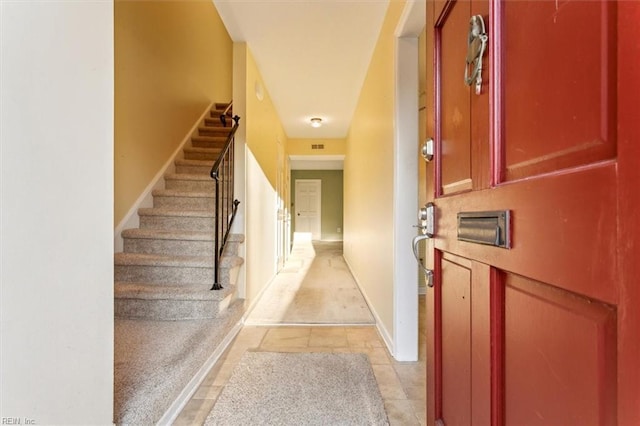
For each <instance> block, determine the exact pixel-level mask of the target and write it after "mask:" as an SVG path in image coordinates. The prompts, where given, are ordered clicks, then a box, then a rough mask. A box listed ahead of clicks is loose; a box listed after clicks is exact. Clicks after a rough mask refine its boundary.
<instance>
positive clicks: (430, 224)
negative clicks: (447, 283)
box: [412, 203, 436, 287]
mask: <svg viewBox="0 0 640 426" xmlns="http://www.w3.org/2000/svg"><path fill="white" fill-rule="evenodd" d="M435 211H436V206H435V204H433V203H427V204H425V205H424V207H422V208H421V209H420V210H419V211H418V221H419V224H418V225H417V226H416V227H417V228H420V231H421V233H422V235H417V236H416V237H414V238H413V243H412V248H413V255H414V256H415V258H416V261H417V262H418V265H420V268H421V269H422V271H423V272H424V275H425V277H426V279H427V286H428V287H433V271H432V270H431V269H427V268H425V267H424V265H423V264H422V261H421V260H420V256H418V244H420V241H423V240H427V239H429V238H433V236H434V235H435V214H436V213H435Z"/></svg>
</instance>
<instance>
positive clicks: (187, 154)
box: [184, 150, 220, 166]
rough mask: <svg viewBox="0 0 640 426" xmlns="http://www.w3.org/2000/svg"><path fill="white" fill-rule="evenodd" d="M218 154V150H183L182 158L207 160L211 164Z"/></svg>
mask: <svg viewBox="0 0 640 426" xmlns="http://www.w3.org/2000/svg"><path fill="white" fill-rule="evenodd" d="M219 156H220V151H217V150H216V151H211V152H199V151H195V152H194V151H187V150H185V151H184V159H185V160H207V161H211V165H212V166H213V163H214V162H215V161H216V160H217V159H218V157H219Z"/></svg>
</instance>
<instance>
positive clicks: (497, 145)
mask: <svg viewBox="0 0 640 426" xmlns="http://www.w3.org/2000/svg"><path fill="white" fill-rule="evenodd" d="M639 10H640V7H638V2H624V1H623V2H620V3H617V2H614V1H608V0H601V1H598V0H587V1H565V0H551V1H546V0H541V1H527V0H519V1H501V2H500V1H491V2H489V1H488V0H477V1H476V0H472V1H462V0H459V1H437V0H436V1H431V2H429V3H428V4H427V39H428V42H427V45H428V52H427V58H428V60H431V59H433V61H432V63H433V65H434V66H433V69H432V70H430V71H429V74H428V80H427V81H430V82H433V84H432V86H431V88H430V89H431V92H430V93H428V96H429V97H430V98H431V99H433V104H432V105H431V107H432V111H433V114H428V123H427V128H428V129H429V131H430V132H431V133H432V135H434V137H435V140H436V155H435V158H434V161H433V162H432V164H430V165H429V171H428V173H427V175H428V182H427V188H428V191H429V194H428V195H429V196H430V197H431V199H433V200H434V202H435V205H436V236H435V239H434V241H433V246H434V250H433V258H432V259H431V263H432V267H433V268H434V270H435V281H434V287H433V289H431V290H429V292H428V296H427V297H428V298H427V312H428V324H427V330H428V339H427V344H428V349H427V359H428V369H427V370H428V371H427V395H428V396H427V399H428V401H427V402H428V403H427V414H428V419H429V424H446V425H471V424H474V425H479V424H487V425H488V424H493V425H503V424H504V425H518V426H519V425H580V426H583V425H614V424H620V425H636V424H640V399H639V398H640V397H639V393H640V385H639V381H640V373H638V368H639V367H638V363H639V362H640V359H639V357H640V349H639V348H638V345H639V344H638V341H640V335H638V334H639V333H640V327H639V326H638V322H639V321H638V318H639V316H638V313H637V311H638V310H640V292H639V290H638V287H640V274H639V271H638V269H639V268H638V266H637V264H638V263H639V262H640V255H639V254H638V251H637V250H638V244H640V243H639V242H638V240H639V238H640V230H639V228H640V226H639V225H637V222H638V221H640V216H637V215H640V212H638V206H639V205H640V179H639V178H638V176H639V173H640V172H638V169H639V168H640V160H638V158H639V157H640V148H639V146H640V130H639V129H640V113H638V112H636V111H640V110H639V109H638V108H637V106H636V103H637V102H638V101H637V99H638V97H639V96H640V83H639V79H640V73H639V72H640V70H639V69H638V68H639V67H638V63H640V55H639V53H640V47H639V46H640V44H639V43H638V41H637V40H638V39H640V38H639V37H637V35H635V34H634V33H635V28H636V24H635V23H634V22H635V21H634V19H637V18H640V14H639V13H638V11H639ZM474 15H481V16H482V17H483V19H484V22H485V24H486V30H487V31H486V32H487V35H488V47H487V53H486V54H485V56H484V61H483V62H484V70H483V72H482V78H483V81H482V85H481V92H480V93H479V94H476V91H475V83H473V84H472V85H471V86H467V85H466V84H465V81H464V76H465V58H466V56H467V45H468V42H469V38H468V34H469V28H470V24H469V22H470V18H471V17H472V16H474ZM634 16H635V18H633V17H634ZM623 49H624V50H623ZM429 63H431V62H429ZM429 107H430V106H429V105H428V108H429ZM479 212H480V213H481V214H480V215H478V213H479ZM487 212H492V213H493V212H504V216H500V214H498V213H496V220H495V222H494V221H493V219H487V218H486V217H487V216H491V215H490V214H489V215H487ZM478 216H481V217H482V219H478ZM500 218H502V220H503V222H504V221H505V220H506V222H507V223H508V225H509V226H508V231H507V230H506V229H501V230H499V231H498V230H496V229H497V228H496V226H495V223H497V222H499V220H500ZM506 232H508V235H507V234H505V233H506ZM469 236H471V237H469ZM496 239H497V240H501V241H508V243H507V244H505V245H508V247H498V246H494V245H492V244H493V242H494V241H495V240H496ZM469 240H472V241H469ZM474 241H475V242H474Z"/></svg>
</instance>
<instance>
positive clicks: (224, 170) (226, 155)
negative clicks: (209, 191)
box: [210, 104, 240, 290]
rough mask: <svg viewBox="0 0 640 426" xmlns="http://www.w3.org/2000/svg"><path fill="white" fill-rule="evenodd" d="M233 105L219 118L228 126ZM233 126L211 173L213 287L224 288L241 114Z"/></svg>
mask: <svg viewBox="0 0 640 426" xmlns="http://www.w3.org/2000/svg"><path fill="white" fill-rule="evenodd" d="M231 105H232V104H229V106H228V107H227V109H226V110H225V111H224V112H223V113H222V114H220V121H221V123H222V125H223V126H224V127H227V117H228V116H229V114H230V111H231ZM232 120H233V127H231V129H230V131H229V134H228V136H227V140H226V142H225V144H224V147H223V148H222V152H220V155H219V157H218V159H217V160H216V162H215V163H214V164H213V167H212V168H211V173H210V176H211V178H212V179H213V180H215V182H216V183H215V188H216V189H215V191H216V195H215V209H216V210H215V219H214V220H215V227H214V232H215V237H214V283H213V287H211V290H220V289H222V288H223V287H222V284H221V283H220V260H221V258H222V253H223V252H224V248H225V246H226V244H227V238H228V237H229V232H230V231H231V225H233V220H234V219H235V217H236V213H237V211H238V204H240V201H238V200H236V199H235V198H234V195H233V176H234V145H235V134H236V130H238V126H239V121H240V117H238V116H237V115H235V116H233V117H232Z"/></svg>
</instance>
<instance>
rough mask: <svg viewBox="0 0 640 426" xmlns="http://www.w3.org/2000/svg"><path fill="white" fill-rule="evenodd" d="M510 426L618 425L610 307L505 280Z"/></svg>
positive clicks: (613, 314)
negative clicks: (616, 422) (616, 421)
mask: <svg viewBox="0 0 640 426" xmlns="http://www.w3.org/2000/svg"><path fill="white" fill-rule="evenodd" d="M504 287H505V307H506V312H505V314H504V318H505V320H504V321H505V331H504V336H505V337H504V338H505V343H504V365H505V379H506V381H505V420H506V422H505V423H506V424H508V425H532V426H533V425H548V424H555V425H581V426H587V425H603V424H614V423H615V380H616V359H615V356H616V352H615V348H616V346H615V343H616V336H615V334H616V329H615V326H616V312H615V310H614V309H613V307H611V306H609V305H606V304H603V303H599V302H597V301H594V300H591V299H586V298H583V297H581V296H577V295H575V294H574V293H569V292H566V291H564V290H560V289H555V288H552V287H550V286H547V285H545V284H542V283H539V282H535V281H531V280H528V279H526V278H523V277H520V276H517V275H512V274H506V277H505V281H504Z"/></svg>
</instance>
